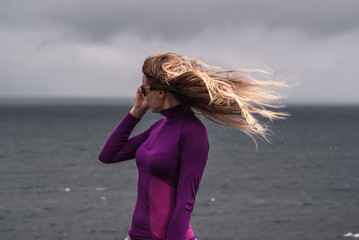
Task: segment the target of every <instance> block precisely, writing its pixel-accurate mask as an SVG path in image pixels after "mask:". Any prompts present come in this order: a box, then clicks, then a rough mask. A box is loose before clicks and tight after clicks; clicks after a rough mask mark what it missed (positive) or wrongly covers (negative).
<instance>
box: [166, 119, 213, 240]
mask: <svg viewBox="0 0 359 240" xmlns="http://www.w3.org/2000/svg"><path fill="white" fill-rule="evenodd" d="M208 150H209V145H208V137H207V132H206V129H205V127H204V126H203V127H199V126H198V125H197V126H191V127H189V128H187V129H186V131H185V135H184V137H183V140H182V143H181V162H180V174H179V180H178V186H177V197H176V206H175V209H174V212H173V215H172V217H171V221H170V223H169V226H168V231H167V240H183V239H185V235H186V232H187V230H188V226H189V222H190V218H191V213H192V210H193V205H194V202H195V196H196V193H197V190H198V186H199V183H200V181H201V178H202V175H203V171H204V168H205V165H206V162H207V158H208Z"/></svg>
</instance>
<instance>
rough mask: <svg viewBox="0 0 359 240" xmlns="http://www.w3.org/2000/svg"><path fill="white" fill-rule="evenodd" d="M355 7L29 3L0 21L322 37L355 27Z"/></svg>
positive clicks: (92, 33)
mask: <svg viewBox="0 0 359 240" xmlns="http://www.w3.org/2000/svg"><path fill="white" fill-rule="evenodd" d="M357 9H359V2H358V1H356V0H346V1H326V0H317V1H308V0H305V1H303V0H302V1H300V0H292V1H282V0H272V1H266V0H261V1H238V0H228V1H226V0H225V1H207V0H197V1H189V0H186V1H165V0H151V1H140V0H134V1H115V0H113V1H95V0H86V1H85V0H76V1H70V2H68V1H65V2H64V1H49V0H36V1H34V0H33V1H30V0H28V1H5V2H2V6H1V9H0V20H1V21H0V22H1V23H2V24H3V25H5V26H7V27H9V26H13V27H23V28H29V27H36V28H39V27H40V28H41V27H43V28H53V27H58V28H60V27H61V28H64V29H67V30H68V31H71V32H72V34H76V36H81V37H82V38H85V39H89V40H95V41H101V40H107V39H109V38H111V37H113V36H115V35H118V34H124V33H128V32H132V33H135V34H136V35H139V36H140V37H141V38H151V37H156V36H160V37H162V38H164V39H169V40H175V39H184V38H189V37H191V36H193V35H198V34H199V33H201V32H202V31H203V30H205V29H207V28H212V27H214V26H219V27H223V26H228V25H230V26H235V27H237V28H241V27H245V26H256V25H260V26H263V27H265V28H268V29H277V28H284V29H286V28H287V29H297V30H299V31H303V32H305V33H306V34H309V35H311V36H313V37H321V36H328V35H335V34H341V33H343V32H346V31H351V30H352V29H355V28H357V27H358V25H357V23H358V22H359V14H357Z"/></svg>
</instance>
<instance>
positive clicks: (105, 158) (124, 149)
mask: <svg viewBox="0 0 359 240" xmlns="http://www.w3.org/2000/svg"><path fill="white" fill-rule="evenodd" d="M139 121H140V119H138V118H136V117H134V116H132V115H131V114H130V113H128V114H127V115H126V116H125V118H124V119H123V120H122V121H121V123H120V124H119V125H118V126H117V127H116V129H115V130H114V131H113V133H112V134H111V136H110V137H109V139H108V140H107V142H106V144H105V145H104V147H103V149H102V151H101V153H100V155H99V160H100V161H101V162H103V163H115V162H121V161H125V160H129V159H133V158H134V157H135V153H136V150H137V149H138V147H139V146H141V144H142V143H143V142H144V141H145V140H146V139H147V137H148V135H149V132H150V130H149V129H147V130H146V131H144V132H142V133H140V134H138V135H136V136H134V137H132V138H130V139H129V137H130V135H131V133H132V131H133V129H134V128H135V126H136V125H137V123H138V122H139Z"/></svg>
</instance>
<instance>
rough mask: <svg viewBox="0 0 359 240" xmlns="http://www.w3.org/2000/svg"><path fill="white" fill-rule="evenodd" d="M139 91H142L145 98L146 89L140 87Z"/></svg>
mask: <svg viewBox="0 0 359 240" xmlns="http://www.w3.org/2000/svg"><path fill="white" fill-rule="evenodd" d="M141 91H142V94H143V96H146V89H145V87H144V86H142V85H141Z"/></svg>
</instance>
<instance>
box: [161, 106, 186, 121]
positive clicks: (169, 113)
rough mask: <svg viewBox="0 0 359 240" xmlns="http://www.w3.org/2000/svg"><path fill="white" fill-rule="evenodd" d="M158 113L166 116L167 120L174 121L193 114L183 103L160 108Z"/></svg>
mask: <svg viewBox="0 0 359 240" xmlns="http://www.w3.org/2000/svg"><path fill="white" fill-rule="evenodd" d="M160 114H162V115H163V116H165V117H166V118H167V122H175V121H177V120H179V119H181V118H183V117H185V116H187V115H189V114H193V112H192V111H191V110H189V109H186V108H185V106H184V105H182V104H178V105H176V106H174V107H170V108H167V109H164V110H161V111H160Z"/></svg>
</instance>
